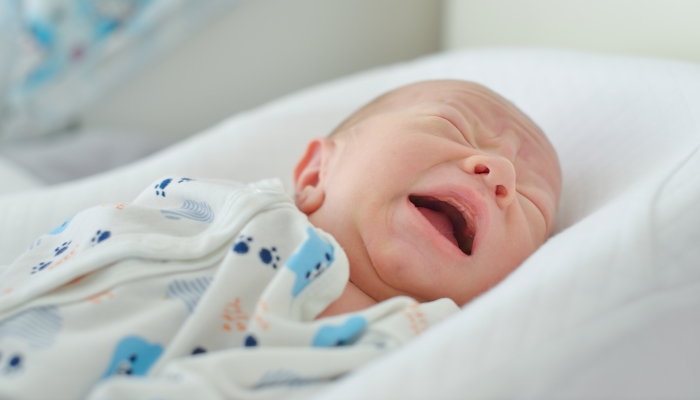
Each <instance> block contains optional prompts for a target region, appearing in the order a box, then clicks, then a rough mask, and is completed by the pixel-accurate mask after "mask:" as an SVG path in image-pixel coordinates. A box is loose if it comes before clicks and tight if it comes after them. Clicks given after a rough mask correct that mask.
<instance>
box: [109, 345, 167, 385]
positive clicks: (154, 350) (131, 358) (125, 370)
mask: <svg viewBox="0 0 700 400" xmlns="http://www.w3.org/2000/svg"><path fill="white" fill-rule="evenodd" d="M162 353H163V346H161V345H159V344H157V343H155V344H149V343H148V342H147V341H145V340H144V339H142V338H140V337H138V336H127V337H125V338H124V339H122V340H121V341H120V342H119V343H118V344H117V347H116V348H115V349H114V356H112V361H111V362H110V363H109V368H107V372H105V374H104V375H103V378H106V377H108V376H112V375H146V372H148V369H149V368H151V366H152V365H153V363H155V362H156V360H157V359H158V357H160V355H161V354H162Z"/></svg>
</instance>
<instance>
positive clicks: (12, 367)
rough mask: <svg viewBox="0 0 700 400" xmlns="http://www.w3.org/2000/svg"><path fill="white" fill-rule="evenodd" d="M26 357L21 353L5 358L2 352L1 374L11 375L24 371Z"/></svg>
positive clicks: (0, 360)
mask: <svg viewBox="0 0 700 400" xmlns="http://www.w3.org/2000/svg"><path fill="white" fill-rule="evenodd" d="M23 360H24V356H23V355H22V354H21V353H11V354H8V355H7V356H5V355H4V354H3V353H2V352H1V351H0V373H2V374H3V375H11V374H14V373H16V372H19V371H20V370H22V367H23V366H24V363H23Z"/></svg>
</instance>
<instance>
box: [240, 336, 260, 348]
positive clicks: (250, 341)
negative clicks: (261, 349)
mask: <svg viewBox="0 0 700 400" xmlns="http://www.w3.org/2000/svg"><path fill="white" fill-rule="evenodd" d="M243 345H244V346H245V347H255V346H257V345H258V341H257V340H255V336H253V335H248V336H246V337H245V342H243Z"/></svg>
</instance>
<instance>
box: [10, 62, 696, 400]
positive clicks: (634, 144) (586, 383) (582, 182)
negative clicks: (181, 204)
mask: <svg viewBox="0 0 700 400" xmlns="http://www.w3.org/2000/svg"><path fill="white" fill-rule="evenodd" d="M442 78H457V79H465V80H472V81H476V82H479V83H482V84H484V85H486V86H488V87H490V88H492V89H493V90H495V91H497V92H499V93H500V94H502V95H503V96H504V97H506V98H508V99H509V100H511V101H512V102H514V103H515V104H516V105H517V106H518V107H520V108H521V109H522V110H523V111H525V112H526V113H527V114H528V115H529V116H530V117H531V118H532V119H533V120H534V121H535V122H536V123H537V124H539V125H540V126H541V127H542V128H543V130H544V131H545V132H546V133H547V135H548V136H549V138H550V140H551V141H552V143H553V144H554V147H555V149H556V150H557V152H558V154H559V157H560V160H561V164H562V170H563V179H564V183H563V191H562V198H561V202H560V209H559V213H558V216H557V223H556V226H555V236H554V237H553V238H551V239H550V240H549V241H548V242H547V243H546V244H545V245H544V246H543V247H542V248H540V249H539V250H538V251H537V252H536V253H535V254H534V255H533V256H532V257H530V258H529V259H528V260H527V261H526V262H525V263H524V264H523V265H522V266H521V267H520V268H518V269H517V270H516V271H515V272H514V273H513V274H511V275H510V276H509V277H508V278H507V279H505V280H504V281H503V282H502V283H501V284H499V285H497V286H496V287H494V288H493V289H492V290H490V291H489V292H487V293H486V294H484V295H482V296H481V297H479V298H478V299H476V300H474V301H472V302H471V303H470V304H468V305H466V306H465V307H464V309H463V311H462V312H461V313H460V314H459V315H457V316H456V317H454V318H452V319H450V320H449V321H447V322H446V323H444V324H443V325H441V326H438V327H436V328H435V329H433V330H431V331H429V332H428V333H426V334H425V335H424V336H422V337H421V338H419V339H418V340H416V341H415V342H413V343H411V344H410V345H408V346H406V347H405V348H403V349H401V350H399V351H397V352H396V353H393V354H392V355H390V356H388V357H386V358H384V359H381V360H379V361H377V362H376V363H373V364H371V365H368V366H367V367H365V368H362V369H360V370H359V371H357V372H356V373H355V374H353V375H352V376H350V377H348V378H346V379H344V380H342V381H340V382H339V383H337V384H335V385H333V386H332V387H330V388H329V392H327V393H325V396H330V397H333V398H336V397H337V398H348V399H350V398H353V399H354V398H468V397H475V398H485V397H487V398H493V397H506V398H509V397H535V398H542V397H567V396H573V397H580V396H584V397H586V396H589V395H590V396H595V395H606V394H612V395H620V394H621V393H622V394H629V390H631V389H629V388H631V387H641V388H642V389H641V390H643V393H652V394H653V393H655V392H654V390H656V391H657V392H656V393H665V390H667V389H668V388H669V387H673V388H675V389H677V390H680V391H681V392H682V393H691V394H693V395H694V396H695V397H697V396H700V387H697V384H694V383H693V382H695V379H694V378H693V379H692V380H690V378H688V379H684V377H695V376H696V375H697V371H698V370H700V362H698V361H692V360H700V347H699V348H698V349H696V350H698V351H697V352H696V353H693V349H689V348H684V349H683V351H679V352H677V353H678V354H680V356H679V357H681V358H682V357H685V358H682V359H681V358H675V359H672V360H666V364H665V367H664V368H662V369H663V370H665V371H668V370H671V371H673V368H678V369H679V371H681V370H682V371H687V368H695V369H694V370H692V369H691V370H692V371H695V373H691V374H688V373H685V374H683V373H673V372H671V373H669V374H666V375H664V376H666V377H667V378H668V376H671V377H672V381H669V380H668V379H671V378H668V379H666V380H663V379H661V380H659V375H658V374H657V373H655V371H656V370H658V368H656V369H654V368H651V366H649V368H646V369H645V365H644V363H639V362H637V361H634V362H633V360H634V358H633V357H632V356H630V354H638V351H636V350H635V349H637V348H635V347H631V348H630V349H628V350H627V352H625V351H622V352H620V353H619V354H621V355H620V356H619V357H618V358H617V359H616V361H618V362H617V364H615V363H612V362H611V363H608V362H603V361H604V357H605V356H606V355H608V356H609V355H610V354H612V353H611V352H610V349H613V348H618V347H619V346H618V344H619V343H627V344H629V343H638V347H639V349H646V350H648V349H649V348H653V346H658V343H657V342H658V341H654V340H652V339H649V337H648V336H639V335H637V336H635V340H637V342H635V341H634V340H631V339H629V338H631V337H632V336H634V334H635V332H639V331H640V330H642V329H644V327H648V326H650V325H653V324H655V321H660V320H663V321H666V320H669V321H675V320H674V319H673V318H671V317H668V316H669V315H683V314H682V312H683V310H686V309H700V290H698V289H700V287H698V286H699V285H700V282H699V281H698V279H700V270H698V268H697V265H698V264H700V254H699V251H698V250H696V249H695V248H696V247H697V248H700V246H697V243H698V240H699V239H700V228H698V227H700V209H699V206H698V204H700V180H698V179H697V176H698V174H700V160H699V158H700V156H699V155H698V154H697V152H696V149H697V147H698V145H699V144H700V67H699V66H698V65H695V64H689V63H682V62H674V61H666V60H652V59H637V58H624V57H614V56H599V55H590V54H582V53H573V52H563V51H549V50H481V51H465V52H457V53H448V54H440V55H436V56H433V57H429V58H425V59H421V60H417V61H415V62H411V63H406V64H401V65H395V66H390V67H386V68H381V69H378V70H374V71H369V72H366V73H362V74H359V75H356V76H351V77H347V78H344V79H341V80H338V81H335V82H331V83H328V84H324V85H321V86H319V87H315V88H311V89H308V90H306V91H303V92H301V93H297V94H295V95H292V96H288V97H286V98H283V99H280V100H277V101H275V102H273V103H270V104H267V105H265V106H263V107H260V108H258V109H256V110H253V111H250V112H248V113H244V114H240V115H237V116H234V117H232V118H231V119H229V120H227V121H224V122H222V123H221V124H219V125H217V126H215V127H213V128H211V129H210V130H208V131H206V132H202V133H200V134H198V135H196V136H194V137H192V138H191V139H189V140H187V141H184V142H181V143H179V144H177V145H175V146H172V147H171V148H168V149H166V150H164V151H162V152H160V153H158V154H155V155H153V156H151V157H149V158H147V159H145V160H143V161H140V162H137V163H134V164H131V165H129V166H126V167H122V168H120V169H117V170H114V171H111V172H108V173H105V174H101V175H97V176H93V177H90V178H87V179H83V180H80V181H76V182H74V183H69V184H64V185H60V186H55V187H49V188H45V189H39V190H35V191H31V192H25V193H19V194H12V195H7V196H5V197H0V227H1V228H0V229H1V230H0V232H1V235H2V240H1V241H0V264H3V263H5V264H6V263H9V262H10V261H11V260H12V259H13V258H14V257H16V256H17V255H18V254H19V253H21V251H22V249H24V248H25V247H26V246H27V245H29V244H30V243H31V241H32V240H33V238H35V237H36V236H39V235H40V234H42V233H43V232H46V231H48V230H50V229H51V228H52V227H54V226H56V225H58V224H60V223H61V222H63V220H65V219H66V218H68V217H70V216H71V215H73V214H74V213H76V212H77V211H78V210H80V209H83V208H85V207H88V206H91V205H95V204H99V203H105V202H128V201H130V200H131V199H132V198H134V197H135V195H136V194H137V193H138V192H139V191H140V190H141V189H142V187H143V186H144V185H146V184H148V183H149V182H151V181H153V180H155V179H156V178H157V177H159V176H162V175H165V174H168V173H172V174H179V175H184V176H193V177H197V176H206V177H213V178H230V179H236V180H240V181H253V180H257V179H261V178H267V177H272V176H277V177H280V178H282V179H283V181H284V182H285V184H286V185H287V188H291V170H292V168H293V165H294V163H295V161H296V159H297V158H298V157H299V156H300V155H301V154H302V151H303V149H304V146H305V144H306V142H307V141H308V139H310V138H312V137H314V136H321V135H326V134H327V133H328V132H329V131H330V130H331V129H332V128H333V127H334V126H336V125H337V124H338V123H339V122H340V121H342V120H343V118H345V117H347V116H348V115H349V114H350V113H351V112H352V111H353V110H354V109H356V108H357V107H359V106H360V105H362V104H363V103H365V102H367V101H369V100H370V99H372V98H373V97H375V96H377V95H379V94H381V93H383V92H385V91H387V90H390V89H392V88H395V87H398V86H401V85H404V84H406V83H409V82H414V81H419V80H425V79H442ZM66 157H70V154H66ZM674 313H676V314H674ZM678 313H681V314H678ZM664 318H666V319H664ZM669 318H670V319H669ZM676 320H678V318H676ZM670 324H671V325H669V326H672V323H670ZM687 326H690V327H693V326H695V327H696V331H695V335H696V336H695V337H697V335H698V334H700V329H698V328H697V327H700V324H695V325H693V324H687ZM687 326H684V327H686V328H687ZM679 330H680V329H671V330H670V332H671V333H673V332H678V331H679ZM654 337H655V336H653V335H652V336H651V338H654ZM669 340H675V341H677V338H675V339H669ZM679 343H681V342H679ZM693 343H695V342H693ZM693 357H694V358H693ZM686 358H687V359H686ZM602 360H603V361H602ZM693 362H694V364H693ZM611 365H612V366H614V368H613V367H610V366H611ZM655 365H656V366H657V367H658V365H657V364H655ZM631 366H635V367H637V370H636V374H633V375H632V376H634V377H635V378H634V379H635V382H637V383H638V385H637V386H634V385H632V384H630V383H629V379H628V378H629V376H630V374H629V373H627V372H625V371H628V370H629V368H631ZM606 368H612V369H610V370H608V369H606ZM625 379H627V380H625ZM603 380H605V382H606V384H605V385H602V384H600V383H601V382H602V381H603ZM639 382H641V383H639ZM669 382H670V383H669ZM640 385H641V386H640ZM645 385H646V386H645ZM693 385H696V386H693ZM324 398H325V397H324Z"/></svg>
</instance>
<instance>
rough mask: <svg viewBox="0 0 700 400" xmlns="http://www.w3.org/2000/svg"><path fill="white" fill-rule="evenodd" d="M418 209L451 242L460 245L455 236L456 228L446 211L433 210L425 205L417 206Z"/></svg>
mask: <svg viewBox="0 0 700 400" xmlns="http://www.w3.org/2000/svg"><path fill="white" fill-rule="evenodd" d="M417 208H418V211H420V212H421V214H423V216H424V217H425V218H426V219H427V220H428V221H430V223H431V224H433V226H434V227H435V229H437V230H438V232H440V233H442V235H443V236H444V237H446V238H447V240H449V241H450V242H452V243H453V244H454V245H455V246H458V244H457V239H456V238H455V235H454V228H453V227H452V222H451V221H450V219H449V218H447V215H445V213H441V212H439V211H433V210H431V209H429V208H425V207H417Z"/></svg>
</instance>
